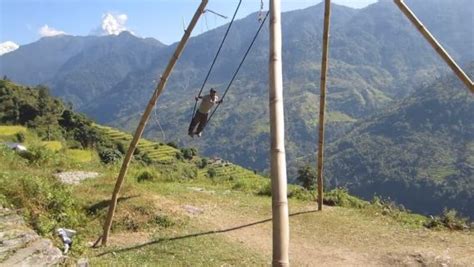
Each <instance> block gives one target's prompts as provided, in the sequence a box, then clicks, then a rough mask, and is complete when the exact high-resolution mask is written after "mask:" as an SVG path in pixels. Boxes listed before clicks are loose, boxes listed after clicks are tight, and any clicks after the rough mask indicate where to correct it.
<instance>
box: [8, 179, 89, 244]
mask: <svg viewBox="0 0 474 267" xmlns="http://www.w3.org/2000/svg"><path fill="white" fill-rule="evenodd" d="M0 195H4V196H5V197H6V199H7V201H8V202H9V203H10V204H12V205H13V206H14V207H16V208H19V209H23V210H24V212H25V214H26V218H27V221H28V222H29V223H30V224H31V225H32V226H33V228H34V229H35V230H36V231H37V232H38V233H39V234H41V235H48V234H52V233H53V231H54V229H55V228H57V227H68V228H77V227H80V226H81V225H83V224H84V222H85V219H86V217H85V214H84V213H83V212H82V209H81V207H80V205H79V204H78V203H76V201H75V199H74V198H72V197H71V195H72V192H71V189H70V188H68V187H66V186H64V185H63V184H61V183H59V182H58V181H57V180H56V179H54V178H52V177H36V176H30V175H21V176H18V177H15V179H13V177H11V176H10V175H8V174H6V173H3V174H0ZM33 196H34V201H32V197H33Z"/></svg>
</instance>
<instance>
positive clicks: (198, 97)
mask: <svg viewBox="0 0 474 267" xmlns="http://www.w3.org/2000/svg"><path fill="white" fill-rule="evenodd" d="M194 99H196V101H198V99H202V96H195V97H194Z"/></svg>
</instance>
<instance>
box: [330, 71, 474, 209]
mask: <svg viewBox="0 0 474 267" xmlns="http://www.w3.org/2000/svg"><path fill="white" fill-rule="evenodd" d="M470 73H471V74H473V73H474V68H472V67H471V71H470ZM473 114H474V97H472V94H471V93H470V92H469V91H467V90H466V88H465V87H464V85H463V84H462V83H461V82H460V81H459V80H458V79H457V78H456V77H454V75H450V76H448V77H444V78H441V79H439V80H437V81H435V82H433V83H431V84H428V85H425V86H421V87H420V88H419V89H417V90H416V92H415V93H414V94H413V95H412V96H410V97H407V98H406V99H403V100H401V101H398V103H396V104H394V105H393V106H392V107H390V108H389V109H388V110H386V111H384V112H381V113H380V114H378V115H376V116H374V117H372V118H370V119H367V120H364V121H361V122H359V123H357V124H356V127H355V129H354V130H352V131H351V132H350V133H349V134H347V135H346V136H344V137H343V138H341V139H339V140H337V141H336V142H333V143H332V144H330V146H329V147H328V149H327V152H326V155H327V157H328V161H327V164H326V169H325V170H326V174H327V178H328V181H329V183H330V185H331V186H345V187H347V188H349V189H350V191H351V192H352V193H355V194H357V195H359V196H363V197H365V198H372V197H373V196H374V195H382V196H386V197H390V198H391V199H393V200H395V201H396V202H398V203H402V204H403V205H405V206H406V207H407V208H409V209H412V210H415V211H418V212H422V213H439V212H440V211H442V210H443V209H444V208H446V207H449V208H456V209H457V210H459V211H461V212H462V213H464V214H465V215H468V216H470V217H471V218H473V217H474V205H473V203H474V116H473Z"/></svg>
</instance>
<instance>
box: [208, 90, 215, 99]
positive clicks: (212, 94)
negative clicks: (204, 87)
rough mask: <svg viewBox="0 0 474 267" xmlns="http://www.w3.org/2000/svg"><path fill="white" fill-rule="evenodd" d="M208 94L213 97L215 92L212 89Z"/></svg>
mask: <svg viewBox="0 0 474 267" xmlns="http://www.w3.org/2000/svg"><path fill="white" fill-rule="evenodd" d="M209 94H210V95H211V96H212V97H214V96H215V95H216V90H215V89H214V88H211V90H210V91H209Z"/></svg>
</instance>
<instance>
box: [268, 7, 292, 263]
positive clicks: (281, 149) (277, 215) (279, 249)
mask: <svg viewBox="0 0 474 267" xmlns="http://www.w3.org/2000/svg"><path fill="white" fill-rule="evenodd" d="M281 43H282V41H281V10H280V0H270V60H269V74H270V79H269V80H270V81H269V82H270V88H269V89H270V93H269V97H270V99H269V100H270V135H271V151H270V153H271V163H270V168H271V179H272V214H273V220H272V223H273V260H272V265H273V266H289V259H288V248H289V239H290V228H289V219H288V199H287V195H286V194H287V178H286V158H285V125H284V113H283V75H282V56H281V55H282V52H281V50H282V44H281Z"/></svg>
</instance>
